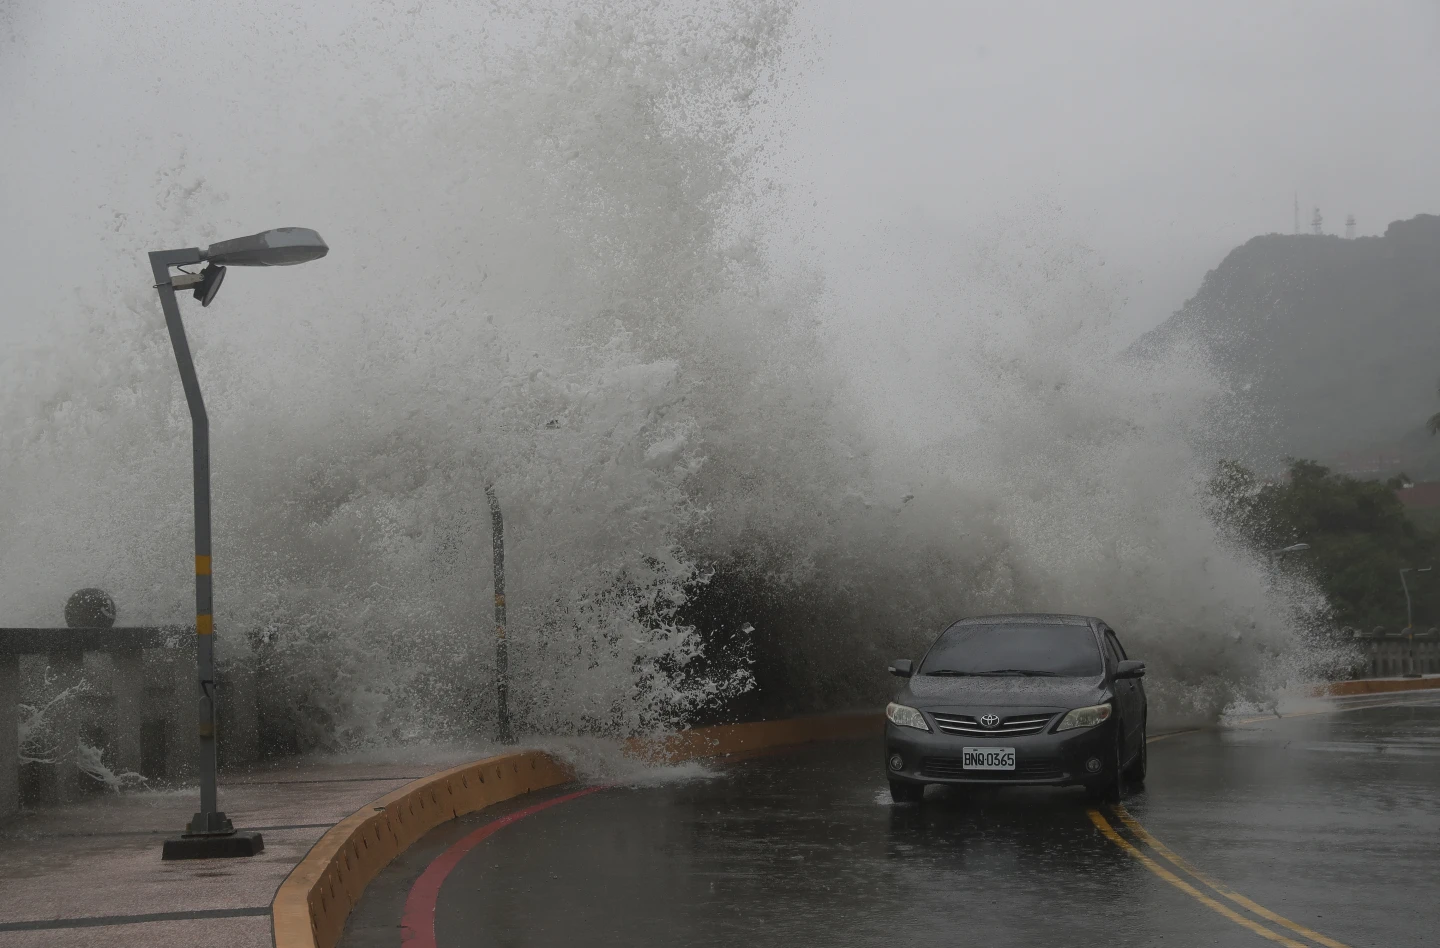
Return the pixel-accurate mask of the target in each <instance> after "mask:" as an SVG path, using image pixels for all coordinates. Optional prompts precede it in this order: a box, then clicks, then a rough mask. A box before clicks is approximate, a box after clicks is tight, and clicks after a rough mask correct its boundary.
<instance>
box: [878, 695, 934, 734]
mask: <svg viewBox="0 0 1440 948" xmlns="http://www.w3.org/2000/svg"><path fill="white" fill-rule="evenodd" d="M885 716H886V717H887V718H889V719H890V723H891V724H898V725H900V726H901V727H914V728H919V729H920V730H922V731H928V730H930V725H928V724H926V723H925V715H923V714H921V713H920V712H919V711H916V710H915V709H914V708H907V707H906V706H905V705H903V704H896V703H895V702H893V701H892V702H890V703H889V704H887V705H886V706H885Z"/></svg>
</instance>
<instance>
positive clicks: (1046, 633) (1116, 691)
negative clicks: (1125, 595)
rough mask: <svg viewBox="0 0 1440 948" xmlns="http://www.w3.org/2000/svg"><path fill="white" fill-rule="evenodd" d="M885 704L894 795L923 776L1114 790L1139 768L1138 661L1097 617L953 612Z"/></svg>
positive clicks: (902, 796) (907, 665)
mask: <svg viewBox="0 0 1440 948" xmlns="http://www.w3.org/2000/svg"><path fill="white" fill-rule="evenodd" d="M890 672H891V674H894V675H898V676H899V677H901V678H905V679H907V683H906V686H905V688H903V689H901V691H900V693H899V694H897V695H896V696H895V700H894V701H893V702H891V704H890V706H889V707H888V708H886V711H885V716H886V718H887V722H886V725H885V770H886V776H887V777H888V778H889V781H890V796H891V797H892V799H894V800H895V802H897V803H902V802H919V801H920V800H921V799H922V797H923V795H924V792H925V786H926V784H932V783H940V784H996V783H1005V784H1051V785H1056V786H1067V785H1080V786H1083V787H1085V788H1086V789H1087V790H1089V792H1090V793H1091V794H1092V796H1094V797H1095V798H1096V799H1100V800H1109V801H1116V800H1119V799H1120V794H1121V792H1122V790H1123V787H1124V785H1125V782H1126V781H1129V782H1131V783H1135V784H1139V783H1142V782H1144V780H1145V766H1146V755H1145V716H1146V710H1147V709H1146V701H1145V686H1144V684H1143V683H1142V682H1141V681H1140V679H1141V678H1142V677H1144V675H1145V663H1144V662H1138V661H1133V660H1131V659H1130V658H1128V657H1127V656H1126V654H1125V649H1124V647H1123V646H1122V645H1121V644H1120V640H1119V638H1118V637H1117V636H1116V635H1115V631H1114V630H1113V629H1111V628H1110V627H1109V626H1108V625H1106V624H1105V623H1104V622H1103V621H1101V620H1100V619H1095V618H1092V617H1088V616H1068V615H1001V616H981V617H978V618H973V619H961V620H960V621H959V622H956V623H955V624H954V625H952V626H950V628H948V629H946V630H945V631H944V632H942V633H940V637H939V638H937V639H936V640H935V642H934V643H933V644H932V645H931V646H930V649H929V650H928V651H927V652H926V653H925V655H924V657H923V658H921V659H920V661H919V663H918V664H915V663H912V662H911V661H910V660H909V659H899V660H897V661H895V662H893V663H892V664H891V666H890Z"/></svg>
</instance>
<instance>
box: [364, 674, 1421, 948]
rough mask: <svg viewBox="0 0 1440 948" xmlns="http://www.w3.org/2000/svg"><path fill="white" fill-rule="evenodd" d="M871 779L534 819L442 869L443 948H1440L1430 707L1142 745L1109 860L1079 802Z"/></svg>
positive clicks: (838, 761) (746, 772)
mask: <svg viewBox="0 0 1440 948" xmlns="http://www.w3.org/2000/svg"><path fill="white" fill-rule="evenodd" d="M880 768H881V762H880V749H879V742H878V740H876V741H866V742H846V743H841V744H831V745H819V746H815V747H811V748H808V749H804V750H801V751H799V752H796V753H789V754H783V755H776V756H771V757H761V758H754V759H751V760H747V761H740V762H737V763H734V764H731V765H728V766H717V767H714V768H713V770H714V774H713V775H712V776H710V777H708V778H704V779H695V780H690V781H686V782H682V783H674V784H669V785H662V786H653V787H645V788H615V789H609V790H605V791H602V792H599V793H594V794H591V795H589V796H585V797H582V798H580V799H577V800H573V801H570V802H567V803H564V804H560V805H557V806H554V807H552V808H549V809H546V810H544V811H542V812H538V813H535V814H534V815H531V816H528V817H526V818H525V819H523V820H521V821H518V822H516V823H514V824H512V825H510V826H507V827H505V828H503V829H501V830H499V831H498V832H496V833H495V834H494V835H493V836H491V837H489V838H488V839H486V840H485V841H484V842H482V843H480V844H479V845H477V846H476V847H475V848H474V849H473V850H472V851H470V852H469V853H468V855H466V856H465V857H464V858H463V859H462V860H461V861H460V862H459V864H458V865H456V867H455V868H454V870H453V871H452V872H451V874H450V875H449V876H448V877H447V879H446V881H445V882H444V885H443V887H442V888H441V889H440V895H439V902H438V908H437V910H436V913H435V918H434V931H435V935H436V943H437V944H438V945H439V946H441V948H458V946H497V948H498V946H505V948H512V946H536V948H541V946H544V948H551V946H553V948H559V946H574V945H586V946H609V945H614V946H621V945H624V946H629V948H635V946H652V945H653V946H660V945H664V946H677V945H684V946H689V945H694V946H711V945H714V946H718V945H726V946H731V945H746V946H750V945H756V946H771V945H773V946H786V948H793V946H860V945H866V946H868V945H883V944H905V945H907V946H931V945H934V946H941V945H944V946H955V945H975V946H1052V945H1053V946H1062V945H1063V946H1092V945H1093V946H1131V945H1133V946H1157V945H1163V946H1192V945H1194V946H1200V945H1207V946H1208V945H1223V946H1230V945H1234V946H1247V945H1253V946H1262V945H1267V944H1282V945H1284V944H1290V945H1295V944H1298V945H1322V946H1327V948H1335V946H1336V945H1343V946H1349V948H1361V946H1387V948H1389V946H1412V945H1414V946H1418V945H1435V944H1440V702H1437V701H1435V700H1433V699H1431V700H1428V701H1410V702H1409V703H1406V704H1403V705H1400V706H1388V707H1371V708H1368V709H1360V710H1351V711H1346V712H1343V713H1329V714H1317V715H1310V716H1302V717H1294V718H1286V719H1284V720H1274V719H1271V720H1267V721H1261V722H1255V723H1249V724H1244V725H1240V726H1236V727H1232V728H1229V729H1224V730H1216V731H1201V732H1195V733H1189V734H1182V735H1177V736H1174V737H1170V738H1167V739H1164V740H1160V741H1157V742H1155V743H1152V744H1151V747H1150V779H1149V781H1148V782H1147V784H1146V786H1145V788H1144V789H1143V790H1132V791H1131V792H1130V794H1129V795H1128V796H1127V799H1126V800H1125V802H1124V804H1123V811H1122V812H1119V813H1117V812H1115V811H1111V810H1104V811H1097V812H1098V815H1099V816H1100V817H1101V819H1102V820H1103V822H1104V824H1105V826H1106V827H1109V828H1110V831H1111V833H1113V834H1114V838H1111V837H1110V836H1109V835H1107V834H1106V832H1104V831H1103V829H1102V828H1101V827H1100V826H1099V825H1097V822H1096V821H1095V819H1094V817H1092V815H1091V807H1090V806H1089V804H1087V803H1086V801H1085V799H1084V797H1083V796H1082V795H1081V794H1079V793H1078V792H1076V791H1058V790H1049V789H1019V788H1015V789H1010V790H1005V789H991V788H985V789H983V790H978V791H968V792H963V793H962V792H953V791H948V790H937V789H935V788H932V789H931V791H930V795H929V796H928V797H927V800H926V802H925V803H924V804H922V805H919V806H914V805H911V806H893V805H891V804H890V803H889V801H888V797H887V796H886V794H885V789H884V788H885V782H884V778H883V774H882V771H881V769H880ZM534 802H535V798H530V799H528V800H526V801H523V802H522V803H517V805H516V806H515V807H513V808H514V809H518V808H519V807H520V806H526V805H530V804H532V803H534ZM496 815H497V814H496V813H495V812H494V811H487V812H486V813H485V814H481V815H476V816H473V817H469V818H466V819H464V820H460V821H457V822H456V823H454V824H450V825H448V826H445V827H441V828H440V829H438V830H436V831H435V833H432V834H431V836H430V837H428V838H427V839H426V840H425V841H423V842H422V844H420V845H419V846H417V847H415V848H414V849H412V850H411V851H410V852H409V853H406V854H405V855H404V856H402V858H401V859H400V860H398V861H397V863H396V864H395V865H393V866H392V867H391V868H390V869H387V870H386V872H385V873H384V874H382V876H381V877H380V878H379V879H377V880H376V881H375V883H373V884H372V886H371V889H370V890H369V891H368V892H367V894H366V896H365V898H364V899H363V900H362V902H361V904H360V906H358V907H357V909H356V912H355V914H354V915H353V916H352V921H351V926H350V930H349V932H348V933H347V936H346V940H345V941H344V942H343V944H344V945H346V946H350V948H358V946H367V948H368V946H380V945H384V946H387V948H393V946H396V945H399V944H400V943H401V935H400V929H399V920H400V913H401V909H402V907H403V905H404V901H405V896H406V893H407V892H408V891H409V888H410V885H411V884H412V883H413V881H414V880H415V879H416V877H417V876H418V875H419V873H420V871H421V870H422V869H423V868H424V866H425V865H426V864H428V863H429V862H430V861H431V860H433V859H434V858H435V857H436V856H437V855H439V854H440V853H441V852H443V851H444V850H445V848H446V847H447V846H449V845H450V844H451V843H452V842H453V841H455V840H457V839H460V838H461V837H463V836H465V835H466V834H467V833H469V832H471V831H472V830H474V829H475V828H476V827H478V826H481V825H483V824H485V823H488V822H490V821H491V820H493V819H495V817H496ZM1127 815H1128V816H1129V817H1130V818H1131V819H1133V823H1131V824H1129V825H1127V823H1126V822H1125V818H1126V816H1127ZM1147 835H1148V837H1149V838H1150V839H1151V840H1153V841H1154V843H1158V844H1159V845H1160V846H1161V847H1164V849H1165V850H1168V852H1169V853H1171V854H1173V855H1174V856H1175V858H1176V859H1177V860H1178V861H1179V862H1181V863H1183V864H1185V865H1186V866H1188V867H1189V868H1190V869H1193V870H1194V871H1195V872H1197V873H1199V874H1200V875H1201V876H1203V879H1201V878H1197V877H1196V876H1195V875H1191V874H1189V873H1187V872H1186V871H1185V869H1183V868H1181V867H1180V866H1178V865H1177V864H1176V863H1175V862H1172V861H1170V860H1169V859H1167V858H1166V857H1165V855H1164V854H1163V853H1162V852H1161V851H1160V850H1159V849H1157V848H1156V847H1155V845H1154V844H1153V843H1151V842H1147V841H1146V839H1145V838H1144V837H1145V836H1147ZM1120 841H1123V843H1122V842H1120ZM1127 846H1128V847H1129V848H1126V847H1127ZM1139 855H1143V856H1144V857H1145V858H1144V860H1142V859H1141V858H1137V856H1139ZM1146 860H1148V865H1147V863H1146ZM1165 875H1168V876H1169V877H1170V878H1169V879H1167V878H1165V877H1164V876H1165ZM1171 880H1174V881H1171ZM1205 880H1208V881H1209V882H1210V883H1213V884H1214V887H1211V886H1207V885H1206V882H1205ZM1176 882H1179V883H1180V885H1179V886H1177V885H1176V884H1175V883H1176ZM1226 913H1228V914H1226ZM1266 913H1268V917H1267V914H1266ZM1287 922H1288V923H1289V924H1288V925H1287V924H1286V923H1287ZM1267 931H1268V932H1270V933H1271V936H1269V937H1267V935H1266V934H1265V932H1267Z"/></svg>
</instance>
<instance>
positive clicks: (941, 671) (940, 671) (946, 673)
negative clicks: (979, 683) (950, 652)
mask: <svg viewBox="0 0 1440 948" xmlns="http://www.w3.org/2000/svg"><path fill="white" fill-rule="evenodd" d="M921 674H923V675H924V676H925V677H926V678H930V677H935V678H946V677H949V678H969V677H971V676H972V675H983V674H985V673H984V672H962V671H958V670H956V669H954V668H937V669H935V670H934V671H928V672H922V673H921Z"/></svg>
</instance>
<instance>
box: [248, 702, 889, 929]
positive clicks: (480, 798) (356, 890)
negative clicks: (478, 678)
mask: <svg viewBox="0 0 1440 948" xmlns="http://www.w3.org/2000/svg"><path fill="white" fill-rule="evenodd" d="M884 720H885V718H884V716H883V715H881V714H879V713H877V712H864V713H857V714H836V715H817V716H815V717H808V718H793V719H791V720H787V721H757V722H755V723H752V724H726V725H720V726H717V727H703V728H695V729H694V730H689V731H681V732H680V733H678V734H671V735H667V736H665V737H661V738H636V739H632V740H629V741H627V742H626V743H625V753H626V754H627V755H628V756H632V757H637V758H640V759H642V760H647V761H653V762H657V763H659V762H669V763H676V762H679V761H683V760H695V759H698V758H702V757H718V756H722V755H729V754H738V753H753V752H756V751H762V750H768V749H770V748H774V747H785V746H790V745H794V744H806V743H810V742H811V741H825V740H838V739H841V738H846V737H864V736H868V735H875V736H877V737H878V736H879V735H880V733H881V730H882V725H883V724H884ZM574 779H575V775H574V773H573V772H572V771H571V770H570V768H569V767H568V766H567V765H565V764H564V763H562V762H560V761H558V760H556V759H555V758H553V757H551V756H550V755H549V754H546V753H544V752H543V751H520V752H517V753H513V754H504V755H501V756H499V757H489V758H486V759H485V760H478V761H475V762H473V763H469V764H463V765H461V766H459V767H455V768H453V769H451V770H446V771H444V772H442V773H438V774H433V775H431V776H429V777H422V778H420V779H419V780H416V781H414V782H413V783H408V784H406V785H405V786H403V787H401V788H400V789H399V790H396V791H394V792H393V793H390V794H387V795H386V796H383V797H381V798H380V799H379V800H376V801H375V802H374V803H372V804H371V805H369V806H367V807H364V808H363V809H360V810H357V811H355V812H354V813H352V814H350V815H349V816H347V817H346V818H345V819H343V820H341V821H340V822H339V823H336V824H335V825H334V826H332V827H331V828H330V829H329V831H327V832H326V833H325V835H324V836H322V837H320V841H319V842H317V843H316V844H315V845H314V846H313V847H311V849H310V852H309V853H308V854H306V856H305V858H304V859H302V860H301V861H300V864H299V865H298V866H296V867H295V868H294V869H293V870H291V872H290V875H289V876H287V877H286V878H285V881H284V882H282V883H281V884H280V888H279V890H278V891H277V892H276V893H275V899H274V901H272V902H271V903H270V914H271V919H272V922H271V924H272V926H273V931H274V936H275V948H334V946H335V945H336V944H338V943H339V941H340V936H341V935H342V934H343V933H344V931H345V920H346V919H347V918H349V917H350V912H351V911H352V910H353V909H354V908H355V905H356V903H357V902H359V901H360V896H361V894H362V893H363V892H364V891H365V886H367V885H369V884H370V882H371V880H373V879H374V878H375V877H376V876H377V875H379V874H380V870H382V869H384V868H385V867H386V866H387V865H389V864H390V861H391V860H392V859H394V858H395V857H396V856H398V855H400V853H402V852H404V851H405V850H406V849H408V848H410V846H411V845H412V844H414V843H415V842H416V841H417V840H419V839H420V837H422V836H424V835H425V834H426V833H428V832H430V831H431V830H432V829H434V828H435V827H437V826H439V825H440V824H441V823H444V822H445V821H447V820H453V819H455V818H456V817H457V816H464V815H465V814H467V813H473V812H475V811H476V810H482V809H484V808H485V807H488V806H493V805H494V804H496V803H503V802H504V801H506V800H510V799H513V798H514V797H518V796H520V795H522V794H525V793H532V792H534V791H536V790H544V789H546V788H549V787H556V786H559V785H561V784H564V783H569V782H571V781H572V780H574Z"/></svg>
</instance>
